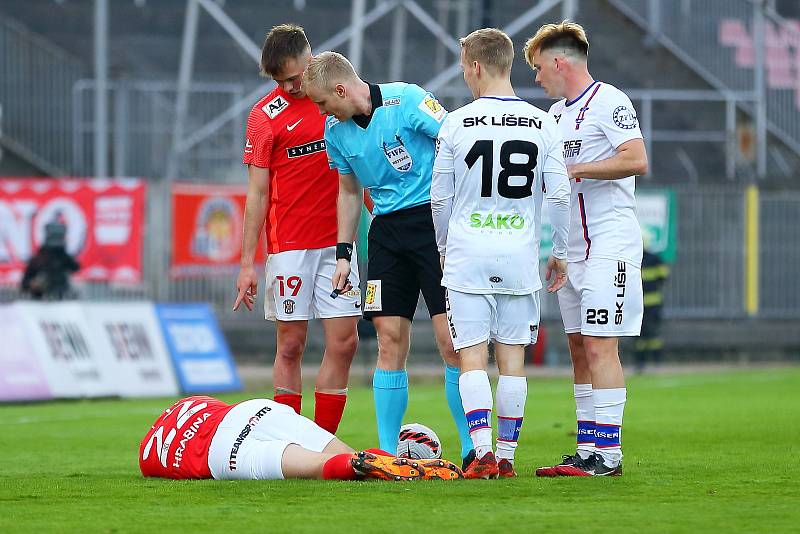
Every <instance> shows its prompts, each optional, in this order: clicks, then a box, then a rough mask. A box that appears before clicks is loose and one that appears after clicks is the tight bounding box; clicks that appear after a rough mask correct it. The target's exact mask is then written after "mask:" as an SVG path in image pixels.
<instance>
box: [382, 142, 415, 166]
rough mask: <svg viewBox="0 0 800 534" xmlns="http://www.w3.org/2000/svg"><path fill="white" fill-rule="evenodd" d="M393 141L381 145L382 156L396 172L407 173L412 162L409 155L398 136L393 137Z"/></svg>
mask: <svg viewBox="0 0 800 534" xmlns="http://www.w3.org/2000/svg"><path fill="white" fill-rule="evenodd" d="M394 138H395V141H393V142H391V143H387V142H385V141H384V143H383V154H384V155H385V156H386V159H387V160H388V161H389V164H391V166H392V167H394V169H395V170H396V171H398V172H408V171H409V170H411V166H412V165H413V164H414V161H413V160H412V159H411V154H409V153H408V150H406V145H405V144H404V143H403V140H402V139H400V136H399V135H395V136H394Z"/></svg>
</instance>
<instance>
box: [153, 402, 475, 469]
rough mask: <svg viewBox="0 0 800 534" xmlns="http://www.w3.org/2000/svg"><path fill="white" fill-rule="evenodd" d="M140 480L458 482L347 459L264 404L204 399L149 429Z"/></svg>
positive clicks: (433, 465) (320, 435)
mask: <svg viewBox="0 0 800 534" xmlns="http://www.w3.org/2000/svg"><path fill="white" fill-rule="evenodd" d="M139 468H140V469H141V471H142V474H143V475H144V476H146V477H160V478H173V479H186V478H215V479H218V480H237V479H239V480H242V479H248V480H268V479H283V478H318V479H326V480H354V479H363V478H375V479H382V480H416V479H440V480H455V479H459V478H463V475H462V473H461V470H460V469H459V468H458V467H456V466H455V465H454V464H452V463H451V462H448V461H446V460H411V459H407V458H395V457H394V456H391V455H389V454H388V453H386V452H384V451H380V450H377V449H370V450H368V451H362V452H355V451H354V450H353V449H352V448H351V447H349V446H348V445H346V444H344V443H342V442H341V441H339V439H337V438H336V437H335V436H334V435H333V434H331V433H330V432H328V431H327V430H325V429H323V428H320V427H319V426H317V425H316V424H314V423H313V422H312V421H310V420H309V419H306V418H305V417H303V416H301V415H298V414H296V413H295V412H294V410H292V409H291V408H290V407H288V406H286V405H284V404H279V403H277V402H274V401H272V400H269V399H252V400H248V401H244V402H241V403H239V404H235V405H228V404H226V403H224V402H222V401H220V400H217V399H215V398H212V397H205V396H194V397H187V398H185V399H181V400H179V401H178V402H176V403H175V404H173V405H172V406H170V407H169V408H167V410H166V411H165V412H164V413H163V414H162V415H161V416H160V417H159V418H158V419H157V420H156V422H155V423H153V426H152V427H151V428H150V430H149V431H148V432H147V434H146V435H145V437H144V439H143V440H142V443H141V445H139Z"/></svg>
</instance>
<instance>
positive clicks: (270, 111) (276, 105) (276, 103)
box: [261, 95, 289, 119]
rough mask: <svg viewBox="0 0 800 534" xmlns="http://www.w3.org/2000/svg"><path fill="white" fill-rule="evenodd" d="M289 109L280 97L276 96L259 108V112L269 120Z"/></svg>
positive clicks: (287, 104) (287, 103)
mask: <svg viewBox="0 0 800 534" xmlns="http://www.w3.org/2000/svg"><path fill="white" fill-rule="evenodd" d="M288 107H289V102H287V101H286V100H285V99H284V98H283V97H282V96H280V95H278V96H276V97H275V98H273V99H272V100H270V101H269V102H267V103H266V104H264V105H263V106H262V107H261V110H262V111H263V112H264V113H266V114H267V115H268V116H269V118H270V119H274V118H275V117H277V116H278V114H279V113H280V112H281V111H283V110H284V109H286V108H288Z"/></svg>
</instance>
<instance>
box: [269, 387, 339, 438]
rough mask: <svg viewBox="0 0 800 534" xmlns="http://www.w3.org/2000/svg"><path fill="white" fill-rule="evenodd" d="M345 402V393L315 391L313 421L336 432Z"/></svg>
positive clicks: (333, 432) (332, 432) (329, 430)
mask: <svg viewBox="0 0 800 534" xmlns="http://www.w3.org/2000/svg"><path fill="white" fill-rule="evenodd" d="M275 400H277V398H276V399H275ZM346 402H347V395H342V394H336V393H320V392H319V391H317V392H315V393H314V422H315V423H317V424H318V425H319V426H321V427H322V428H324V429H325V430H327V431H328V432H330V433H331V434H336V430H337V429H338V428H339V423H340V422H341V421H342V413H343V412H344V405H345V403H346Z"/></svg>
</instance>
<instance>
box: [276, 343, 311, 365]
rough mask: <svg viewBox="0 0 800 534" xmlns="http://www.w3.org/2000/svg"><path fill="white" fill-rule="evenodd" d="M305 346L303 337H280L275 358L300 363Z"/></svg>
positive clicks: (285, 361)
mask: <svg viewBox="0 0 800 534" xmlns="http://www.w3.org/2000/svg"><path fill="white" fill-rule="evenodd" d="M305 348H306V342H305V340H304V339H299V338H286V339H282V340H281V342H280V344H279V345H278V352H277V354H276V355H275V359H276V360H278V359H280V360H282V361H283V362H284V363H293V364H297V365H299V364H300V361H301V360H302V358H303V351H304V350H305Z"/></svg>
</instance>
